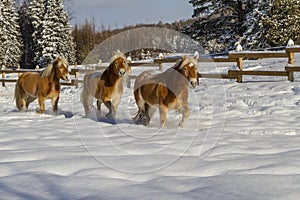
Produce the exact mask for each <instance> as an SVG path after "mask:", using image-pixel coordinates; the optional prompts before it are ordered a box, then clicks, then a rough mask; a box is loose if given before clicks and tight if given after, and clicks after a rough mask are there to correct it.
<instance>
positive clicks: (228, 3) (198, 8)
mask: <svg viewBox="0 0 300 200" xmlns="http://www.w3.org/2000/svg"><path fill="white" fill-rule="evenodd" d="M189 2H190V3H191V4H192V5H193V7H194V14H193V17H195V18H197V20H196V21H195V22H194V23H193V24H192V25H190V26H188V27H186V29H185V30H184V33H186V34H188V35H190V36H191V37H192V38H194V39H196V40H198V41H199V42H200V43H202V45H203V46H204V47H206V49H207V50H212V49H215V50H216V48H214V47H209V46H208V45H209V44H213V45H217V46H218V47H219V48H220V47H223V48H222V49H219V48H217V49H219V50H220V51H224V50H225V49H228V48H230V46H233V45H234V43H235V42H236V40H237V38H239V37H240V36H242V34H243V32H244V27H243V26H242V25H243V23H244V21H245V18H246V17H245V16H246V13H247V8H248V7H249V5H251V4H252V1H247V0H245V1H242V0H235V1H233V0H213V1H210V0H190V1H189Z"/></svg>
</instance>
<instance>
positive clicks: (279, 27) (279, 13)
mask: <svg viewBox="0 0 300 200" xmlns="http://www.w3.org/2000/svg"><path fill="white" fill-rule="evenodd" d="M299 11H300V1H299V0H275V1H273V3H272V4H271V6H270V9H269V11H268V13H267V16H266V17H265V18H264V19H263V26H264V32H263V34H264V37H265V38H266V40H267V41H268V43H269V44H270V45H272V46H278V45H279V46H280V45H286V43H287V41H288V40H289V39H293V40H297V39H299V38H300V12H299Z"/></svg>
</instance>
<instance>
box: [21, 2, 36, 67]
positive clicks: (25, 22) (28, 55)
mask: <svg viewBox="0 0 300 200" xmlns="http://www.w3.org/2000/svg"><path fill="white" fill-rule="evenodd" d="M19 16H20V28H21V34H22V39H23V45H24V46H23V52H22V56H21V62H20V65H21V66H22V67H24V68H34V67H35V63H34V57H35V54H34V52H35V51H34V46H35V44H34V41H33V37H32V34H33V32H34V29H33V25H32V23H31V21H30V10H29V2H28V1H24V2H23V4H22V5H21V6H20V9H19Z"/></svg>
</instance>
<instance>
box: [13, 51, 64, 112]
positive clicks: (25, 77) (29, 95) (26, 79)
mask: <svg viewBox="0 0 300 200" xmlns="http://www.w3.org/2000/svg"><path fill="white" fill-rule="evenodd" d="M60 79H63V80H65V81H69V80H70V74H69V71H68V62H67V60H66V59H64V58H61V57H58V58H56V59H55V60H54V61H53V62H52V63H51V64H50V65H49V66H48V67H47V68H45V69H44V70H43V71H41V73H39V72H25V73H23V74H21V76H20V77H19V79H18V81H17V83H16V86H15V100H16V106H17V108H18V109H19V110H20V111H26V110H27V109H28V106H29V104H30V103H31V102H33V101H34V100H35V99H37V98H38V101H39V105H40V111H39V112H40V113H44V112H45V100H46V99H52V107H53V112H54V113H57V110H58V106H57V104H58V100H59V94H60Z"/></svg>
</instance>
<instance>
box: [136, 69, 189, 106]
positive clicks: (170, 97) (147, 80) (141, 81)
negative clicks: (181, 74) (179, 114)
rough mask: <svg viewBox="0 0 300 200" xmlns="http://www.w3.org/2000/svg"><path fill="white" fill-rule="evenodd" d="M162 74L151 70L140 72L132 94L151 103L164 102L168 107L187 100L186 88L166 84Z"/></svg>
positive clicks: (179, 104)
mask: <svg viewBox="0 0 300 200" xmlns="http://www.w3.org/2000/svg"><path fill="white" fill-rule="evenodd" d="M165 78H166V77H164V74H159V75H158V74H153V72H152V71H145V72H143V73H141V74H140V75H139V76H138V77H137V79H136V82H135V91H134V95H135V98H136V99H139V98H142V99H143V100H144V101H145V102H147V103H148V104H151V105H159V104H164V105H166V106H167V107H169V108H176V107H180V106H181V103H183V102H185V101H187V89H186V87H185V86H180V87H181V90H180V92H179V93H178V91H176V90H175V88H173V87H174V86H170V85H167V84H166V81H165Z"/></svg>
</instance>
